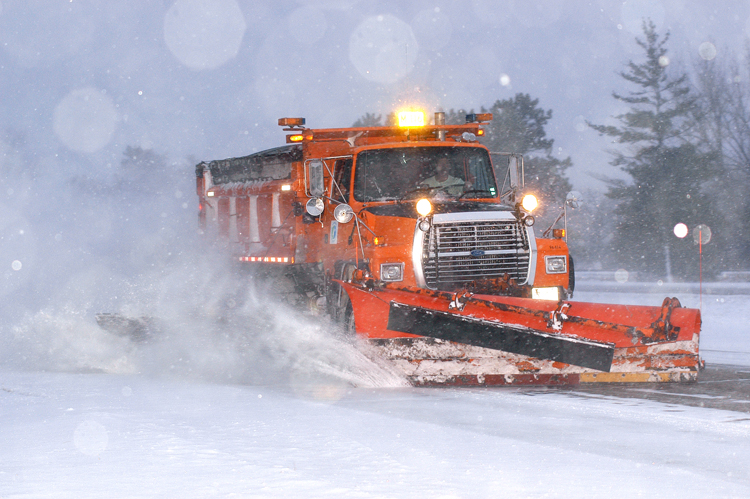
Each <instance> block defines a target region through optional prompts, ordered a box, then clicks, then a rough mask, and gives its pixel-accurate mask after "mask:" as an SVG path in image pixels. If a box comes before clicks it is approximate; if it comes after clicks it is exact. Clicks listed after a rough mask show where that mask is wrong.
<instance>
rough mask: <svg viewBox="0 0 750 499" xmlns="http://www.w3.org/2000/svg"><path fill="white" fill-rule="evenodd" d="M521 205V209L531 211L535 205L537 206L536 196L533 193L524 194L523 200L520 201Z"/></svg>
mask: <svg viewBox="0 0 750 499" xmlns="http://www.w3.org/2000/svg"><path fill="white" fill-rule="evenodd" d="M521 206H523V209H524V210H526V211H528V212H529V213H531V212H532V211H534V210H535V209H536V207H537V206H539V202H538V201H537V200H536V196H534V195H533V194H526V195H525V196H524V197H523V201H521Z"/></svg>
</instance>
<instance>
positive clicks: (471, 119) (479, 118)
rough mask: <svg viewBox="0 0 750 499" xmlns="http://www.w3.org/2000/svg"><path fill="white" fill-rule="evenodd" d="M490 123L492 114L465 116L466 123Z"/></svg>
mask: <svg viewBox="0 0 750 499" xmlns="http://www.w3.org/2000/svg"><path fill="white" fill-rule="evenodd" d="M487 121H492V113H478V114H476V113H475V114H467V115H466V123H484V122H487Z"/></svg>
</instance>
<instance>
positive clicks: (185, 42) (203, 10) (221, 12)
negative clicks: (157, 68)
mask: <svg viewBox="0 0 750 499" xmlns="http://www.w3.org/2000/svg"><path fill="white" fill-rule="evenodd" d="M246 29H247V24H246V23H245V17H244V16H243V15H242V10H240V6H239V5H238V4H237V2H236V1H235V0H177V1H176V2H175V3H174V5H172V7H170V9H169V10H168V11H167V14H166V16H165V17H164V41H165V42H166V43H167V47H169V50H170V51H171V52H172V54H173V55H174V56H175V57H176V58H177V59H178V60H179V61H180V62H181V63H182V64H184V65H185V66H187V67H189V68H190V69H196V70H204V69H215V68H218V67H219V66H221V65H222V64H224V63H225V62H227V61H229V60H230V59H232V58H234V57H235V56H236V55H237V52H239V50H240V45H241V44H242V38H243V37H244V36H245V30H246Z"/></svg>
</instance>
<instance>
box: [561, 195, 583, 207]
mask: <svg viewBox="0 0 750 499" xmlns="http://www.w3.org/2000/svg"><path fill="white" fill-rule="evenodd" d="M582 203H583V199H582V196H581V193H580V192H578V191H570V192H569V193H568V195H567V196H565V204H566V205H567V206H570V207H571V208H578V207H579V206H581V204H582Z"/></svg>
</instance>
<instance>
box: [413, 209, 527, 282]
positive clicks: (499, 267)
mask: <svg viewBox="0 0 750 499" xmlns="http://www.w3.org/2000/svg"><path fill="white" fill-rule="evenodd" d="M529 259H530V251H529V240H528V234H527V232H526V228H525V227H524V226H523V225H522V224H520V223H518V222H516V221H515V220H487V221H454V222H444V223H435V224H433V225H432V227H431V228H430V231H429V233H428V234H425V238H424V243H423V245H422V270H423V273H424V278H425V281H426V283H427V286H428V287H430V288H433V289H451V288H457V287H460V286H461V285H463V284H464V283H467V282H471V281H474V280H478V279H491V278H496V277H502V276H503V275H505V274H506V273H507V274H508V275H509V276H510V277H512V278H513V279H515V280H516V282H518V283H523V282H525V281H526V279H527V277H528V274H529Z"/></svg>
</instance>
